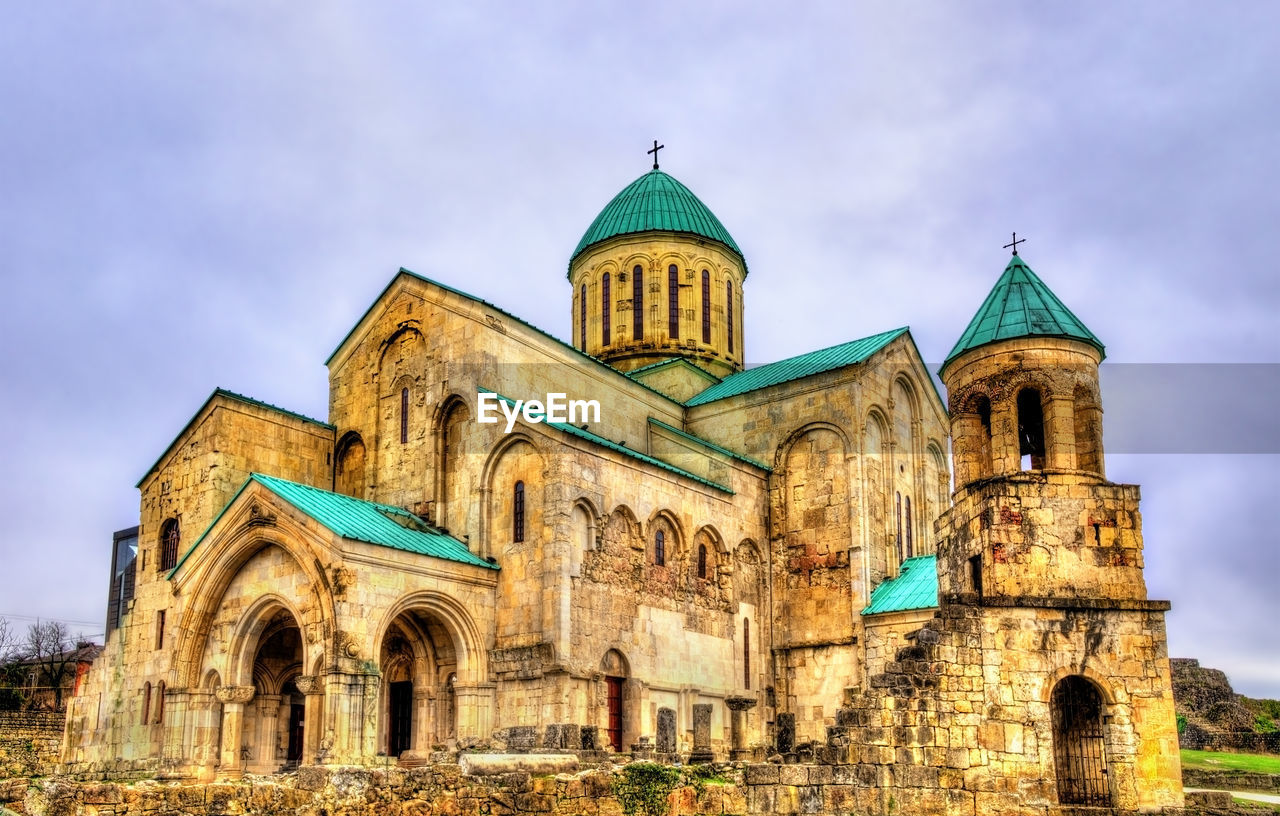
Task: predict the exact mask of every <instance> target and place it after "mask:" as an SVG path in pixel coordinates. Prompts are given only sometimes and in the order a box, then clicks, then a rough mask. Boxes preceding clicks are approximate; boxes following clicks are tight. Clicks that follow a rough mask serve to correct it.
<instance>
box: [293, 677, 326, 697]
mask: <svg viewBox="0 0 1280 816" xmlns="http://www.w3.org/2000/svg"><path fill="white" fill-rule="evenodd" d="M293 684H294V685H295V686H297V687H298V691H300V692H302V693H303V694H319V693H320V692H321V691H322V686H321V683H320V677H319V675H315V674H300V675H298V676H297V677H295V678H293Z"/></svg>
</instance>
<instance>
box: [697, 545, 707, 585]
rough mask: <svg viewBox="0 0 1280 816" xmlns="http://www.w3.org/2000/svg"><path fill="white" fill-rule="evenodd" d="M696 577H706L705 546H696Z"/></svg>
mask: <svg viewBox="0 0 1280 816" xmlns="http://www.w3.org/2000/svg"><path fill="white" fill-rule="evenodd" d="M698 577H699V578H706V577H707V545H706V544H699V545H698Z"/></svg>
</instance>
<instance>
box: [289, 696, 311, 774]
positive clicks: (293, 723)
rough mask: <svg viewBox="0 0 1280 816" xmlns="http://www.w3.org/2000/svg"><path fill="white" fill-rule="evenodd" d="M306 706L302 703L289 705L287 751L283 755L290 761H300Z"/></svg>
mask: <svg viewBox="0 0 1280 816" xmlns="http://www.w3.org/2000/svg"><path fill="white" fill-rule="evenodd" d="M306 711H307V707H306V706H305V705H303V704H302V703H292V704H290V706H289V753H288V754H286V755H285V759H287V760H288V761H289V762H291V763H294V764H296V763H298V762H301V761H302V732H303V729H304V728H305V723H306Z"/></svg>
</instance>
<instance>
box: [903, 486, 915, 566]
mask: <svg viewBox="0 0 1280 816" xmlns="http://www.w3.org/2000/svg"><path fill="white" fill-rule="evenodd" d="M903 512H905V513H906V515H907V558H910V557H911V556H912V555H915V542H914V541H913V540H912V538H911V497H910V496H907V507H906V510H904V511H903Z"/></svg>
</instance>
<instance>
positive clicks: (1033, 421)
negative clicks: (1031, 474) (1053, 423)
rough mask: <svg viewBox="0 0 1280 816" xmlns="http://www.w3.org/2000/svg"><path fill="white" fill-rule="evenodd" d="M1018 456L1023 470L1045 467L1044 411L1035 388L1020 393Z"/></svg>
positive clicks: (1025, 389)
mask: <svg viewBox="0 0 1280 816" xmlns="http://www.w3.org/2000/svg"><path fill="white" fill-rule="evenodd" d="M1018 455H1019V456H1020V457H1021V465H1022V469H1023V470H1040V469H1042V468H1043V467H1044V411H1043V409H1042V408H1041V407H1040V392H1039V391H1038V390H1036V389H1035V388H1024V389H1023V390H1021V391H1019V392H1018Z"/></svg>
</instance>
